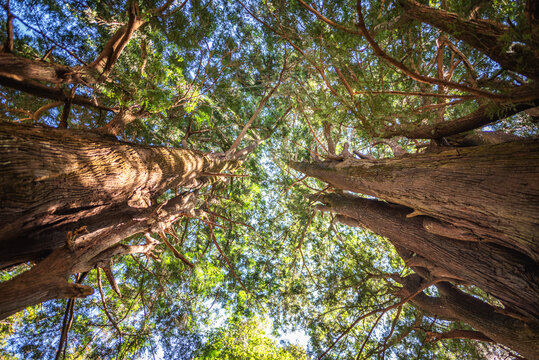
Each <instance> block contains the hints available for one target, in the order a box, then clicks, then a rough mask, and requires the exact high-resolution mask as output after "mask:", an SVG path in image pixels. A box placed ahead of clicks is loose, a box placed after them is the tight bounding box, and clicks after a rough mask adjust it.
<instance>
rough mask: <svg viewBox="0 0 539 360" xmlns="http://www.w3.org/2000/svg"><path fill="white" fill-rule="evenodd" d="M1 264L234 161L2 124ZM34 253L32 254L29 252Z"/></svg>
mask: <svg viewBox="0 0 539 360" xmlns="http://www.w3.org/2000/svg"><path fill="white" fill-rule="evenodd" d="M0 145H1V146H0V159H1V162H0V204H1V205H0V210H1V211H2V217H1V219H0V246H1V247H2V250H3V251H2V253H3V254H2V255H0V265H1V264H3V265H4V266H5V265H6V264H9V263H10V262H11V263H13V260H16V262H20V261H25V260H30V259H32V258H33V256H34V255H35V256H42V255H43V254H46V253H47V252H50V250H52V249H55V248H58V247H61V246H63V243H65V234H66V233H67V231H68V230H74V229H76V228H79V227H81V226H83V225H86V226H91V227H95V228H99V227H100V226H104V225H105V224H106V223H107V222H108V221H110V218H111V216H117V217H119V218H127V219H130V218H132V216H133V213H134V210H136V209H139V208H148V207H150V206H151V205H152V204H155V201H156V199H157V197H158V196H159V195H161V194H162V193H163V192H164V191H166V190H167V189H171V188H177V187H178V186H195V187H196V186H198V185H197V184H200V183H201V182H203V181H205V179H207V178H208V176H206V175H205V174H206V173H208V174H215V173H220V172H222V171H225V170H227V169H231V168H234V167H236V166H237V165H238V162H237V161H225V160H220V159H218V158H216V157H212V156H211V155H208V154H204V153H201V152H198V151H192V150H185V149H170V148H164V147H150V146H143V145H135V144H131V143H126V142H121V141H118V140H116V139H114V138H112V137H107V136H103V135H100V134H96V133H92V132H88V131H78V130H65V129H52V128H43V127H26V126H20V125H14V124H8V123H0ZM30 253H33V254H34V255H30Z"/></svg>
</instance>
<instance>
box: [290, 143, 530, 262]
mask: <svg viewBox="0 0 539 360" xmlns="http://www.w3.org/2000/svg"><path fill="white" fill-rule="evenodd" d="M290 166H291V167H292V168H294V169H296V170H298V171H301V172H303V173H305V174H306V175H309V176H313V177H316V178H319V179H320V180H323V181H326V182H327V183H329V184H331V185H333V186H335V187H336V188H339V189H343V190H349V191H353V192H357V193H362V194H365V195H371V196H375V197H377V198H379V199H383V200H386V201H389V202H393V203H397V204H401V205H404V206H407V207H409V208H411V209H413V210H414V214H412V215H415V214H421V215H428V216H430V217H432V218H434V219H436V220H438V221H439V225H440V226H442V227H444V226H445V227H447V228H448V229H449V228H452V229H453V230H455V229H456V230H458V231H452V233H455V232H460V233H462V234H470V236H472V237H475V238H477V239H480V240H481V241H488V242H494V243H496V244H499V245H501V246H503V247H507V248H512V249H515V250H517V251H520V252H523V253H525V254H526V255H527V256H529V257H531V258H532V259H533V260H534V261H537V260H538V259H539V252H538V244H537V243H538V242H537V236H538V235H537V234H539V140H537V139H534V140H528V141H519V142H507V143H503V144H495V145H484V146H476V147H469V148H458V149H452V150H448V151H444V152H441V153H439V154H414V155H409V156H402V157H400V158H396V159H382V160H356V159H346V160H344V161H327V162H315V163H291V165H290ZM449 233H451V232H448V235H446V236H451V235H450V234H449ZM457 238H458V237H457Z"/></svg>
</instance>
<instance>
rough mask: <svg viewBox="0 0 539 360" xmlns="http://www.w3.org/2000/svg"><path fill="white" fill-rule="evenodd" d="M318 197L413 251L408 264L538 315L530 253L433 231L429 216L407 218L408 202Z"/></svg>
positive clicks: (537, 282)
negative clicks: (426, 221)
mask: <svg viewBox="0 0 539 360" xmlns="http://www.w3.org/2000/svg"><path fill="white" fill-rule="evenodd" d="M319 200H320V201H322V202H323V203H326V204H327V206H328V210H329V211H332V212H334V213H337V214H341V215H344V216H346V217H348V218H352V219H354V220H356V221H357V222H358V223H357V224H355V225H356V226H358V225H359V226H361V227H364V228H367V229H369V230H371V231H372V232H374V233H376V234H378V235H381V236H384V237H387V239H388V240H389V241H390V242H391V243H392V244H394V245H395V246H396V247H400V248H404V249H406V250H408V251H411V252H413V253H414V254H415V256H413V257H411V258H407V259H404V260H405V262H406V263H407V265H408V266H412V267H423V268H426V269H428V270H429V272H430V273H431V274H432V275H433V276H435V277H438V278H451V279H455V281H456V282H463V283H467V284H473V285H476V286H478V287H479V288H481V289H483V290H484V291H486V292H487V293H490V294H492V295H494V296H495V297H497V298H498V299H500V300H501V301H502V302H503V303H504V304H505V305H507V306H510V307H511V308H512V309H515V310H517V311H518V312H519V313H520V314H522V315H523V316H524V317H528V318H532V319H535V320H538V319H539V274H538V267H537V263H536V262H535V261H533V260H532V259H530V258H528V257H527V256H525V255H523V254H521V253H518V252H516V251H514V250H511V249H507V248H503V247H500V246H499V245H497V244H491V243H482V242H472V241H461V240H454V239H450V238H447V237H444V236H440V235H435V234H432V233H430V232H428V231H426V229H425V220H430V219H429V218H427V217H424V216H418V217H414V218H406V214H407V213H409V212H410V210H409V209H407V208H405V207H403V206H399V205H393V204H388V203H385V202H381V201H377V200H372V199H365V198H357V197H352V196H345V195H337V194H330V195H325V196H321V197H319ZM344 220H345V221H344V222H345V223H347V224H348V225H353V224H351V223H350V222H349V221H346V219H344Z"/></svg>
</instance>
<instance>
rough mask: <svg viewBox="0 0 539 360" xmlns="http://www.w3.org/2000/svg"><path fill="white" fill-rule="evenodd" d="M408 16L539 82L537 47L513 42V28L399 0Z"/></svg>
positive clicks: (409, 0)
mask: <svg viewBox="0 0 539 360" xmlns="http://www.w3.org/2000/svg"><path fill="white" fill-rule="evenodd" d="M399 4H400V5H401V6H402V8H403V9H404V11H405V12H406V15H407V16H409V17H410V18H412V19H415V20H418V21H420V22H423V23H426V24H429V25H432V26H434V27H436V28H438V29H440V30H442V31H443V32H445V33H447V34H450V35H451V36H453V37H455V38H456V39H458V40H461V41H464V42H465V43H467V44H469V45H471V46H472V47H474V48H476V49H477V50H479V51H481V52H482V53H484V54H485V55H487V56H488V57H490V58H491V59H492V60H494V61H496V62H497V63H499V64H500V65H501V66H502V67H503V68H505V69H507V70H512V71H515V72H517V73H519V74H522V75H525V76H527V77H529V78H531V79H534V80H537V79H539V59H538V58H537V56H536V53H535V51H534V47H533V46H527V45H526V44H522V43H519V42H512V39H511V36H510V31H509V28H508V27H507V26H505V25H503V24H501V23H498V22H495V21H492V20H482V19H463V18H461V17H459V16H458V15H457V14H455V13H451V12H448V11H445V10H438V9H434V8H431V7H429V6H426V5H422V4H420V3H418V2H417V1H415V0H399Z"/></svg>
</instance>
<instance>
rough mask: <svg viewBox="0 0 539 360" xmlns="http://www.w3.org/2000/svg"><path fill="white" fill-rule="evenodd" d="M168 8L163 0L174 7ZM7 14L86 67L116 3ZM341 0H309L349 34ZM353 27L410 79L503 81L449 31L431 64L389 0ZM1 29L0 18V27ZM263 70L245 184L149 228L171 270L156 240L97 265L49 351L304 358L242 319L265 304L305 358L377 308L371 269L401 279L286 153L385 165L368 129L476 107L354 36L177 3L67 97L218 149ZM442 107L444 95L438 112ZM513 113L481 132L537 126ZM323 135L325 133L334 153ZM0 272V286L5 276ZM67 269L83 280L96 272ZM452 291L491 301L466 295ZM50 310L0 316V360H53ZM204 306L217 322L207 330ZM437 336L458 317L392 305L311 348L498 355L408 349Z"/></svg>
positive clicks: (28, 99)
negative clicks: (301, 341)
mask: <svg viewBox="0 0 539 360" xmlns="http://www.w3.org/2000/svg"><path fill="white" fill-rule="evenodd" d="M163 3H164V1H155V0H148V1H140V6H141V11H142V12H143V13H144V14H145V16H147V17H149V16H150V15H149V11H150V10H151V9H153V8H155V7H157V6H158V5H162V4H163ZM179 3H180V2H178V1H175V2H174V6H175V8H178V9H179V6H180V5H179ZM364 3H365V1H364ZM423 3H432V4H431V5H432V6H438V5H437V4H438V2H432V1H430V2H428V1H423ZM443 3H445V2H443ZM449 3H450V4H449V10H453V11H456V12H459V13H465V12H466V8H467V7H469V3H471V2H470V1H465V0H459V1H452V2H449ZM494 3H495V4H494V5H492V6H487V7H485V8H484V9H482V10H481V11H482V12H481V14H480V15H481V16H483V17H485V18H492V19H493V20H498V21H502V22H504V23H507V22H511V24H513V23H515V24H516V25H515V26H516V29H517V30H518V29H520V28H521V27H523V26H524V25H523V23H524V19H523V15H522V14H523V8H522V2H511V1H496V2H494ZM10 6H11V12H12V13H13V14H15V15H16V20H15V34H16V36H15V49H16V53H17V54H18V55H20V56H23V57H26V58H41V57H42V56H43V55H44V54H45V53H46V52H47V51H48V50H49V49H50V48H51V47H52V46H56V48H55V50H54V51H53V59H54V61H55V62H57V63H61V64H65V65H69V66H81V65H83V64H87V63H90V62H91V61H92V60H93V59H95V58H96V56H97V55H98V53H99V49H101V48H103V47H104V45H105V44H106V42H107V40H108V39H109V38H110V37H111V35H112V34H113V33H114V31H115V30H117V28H118V27H119V24H121V23H125V22H126V21H127V15H126V11H125V9H126V8H127V6H126V2H113V1H104V0H89V1H86V2H80V1H67V0H66V1H61V0H58V1H53V0H40V1H38V0H24V1H19V2H13V1H12V2H11V4H10ZM355 6H356V2H355V1H345V0H332V1H317V2H316V8H317V9H319V10H320V11H323V13H324V14H327V15H328V16H330V15H331V19H333V20H334V21H336V22H338V23H339V24H342V25H343V26H345V27H347V28H349V29H355V22H356V21H357V13H356V10H355V9H356V8H355ZM247 9H249V10H247ZM253 15H254V16H253ZM43 19H44V20H43ZM23 21H24V22H23ZM365 21H366V23H367V27H368V28H369V29H372V32H373V33H374V34H375V39H376V40H377V41H378V43H379V44H380V46H381V47H382V48H384V49H385V51H387V53H388V54H389V55H390V56H392V57H393V58H395V59H399V60H401V61H402V62H403V63H404V64H406V65H407V66H408V67H410V68H413V69H417V71H418V72H420V73H422V74H425V75H428V76H431V77H436V76H438V74H439V71H440V70H441V71H442V73H443V72H444V71H445V72H446V73H447V72H448V71H451V72H452V75H451V77H450V79H451V80H452V81H455V82H459V83H462V84H470V83H473V81H478V79H481V80H484V83H485V85H484V89H487V90H488V91H492V92H496V93H501V94H504V93H510V91H512V90H513V87H512V86H513V85H514V84H516V83H518V82H519V81H520V80H522V79H519V78H517V77H518V75H517V74H515V73H514V72H511V71H505V70H503V69H501V68H500V67H499V66H498V65H497V64H496V63H495V62H493V61H492V60H491V59H489V58H487V57H486V56H485V55H483V54H482V53H480V52H478V51H477V50H476V49H474V48H472V47H470V46H467V45H466V44H457V41H456V40H455V39H454V38H452V37H451V36H447V38H446V40H447V41H453V43H454V44H456V45H459V49H461V53H462V54H463V56H464V57H466V59H467V61H469V62H470V63H471V64H473V68H474V70H473V71H472V70H470V68H468V67H466V66H465V64H464V63H465V62H464V61H463V59H461V60H459V59H458V56H457V55H455V53H454V52H452V51H450V50H449V47H447V46H446V47H444V49H443V50H442V56H441V62H440V63H437V62H436V61H435V59H436V56H437V53H438V51H439V46H437V45H436V44H437V41H438V40H439V39H440V38H441V34H440V32H439V31H438V30H437V29H435V28H433V27H430V26H425V25H422V24H420V23H418V22H414V21H410V20H407V19H405V18H403V17H402V13H401V10H400V8H399V7H398V6H397V4H396V2H395V1H384V0H380V1H378V0H372V1H369V2H368V4H367V5H365ZM1 25H2V28H5V22H3V23H2V24H1ZM517 30H515V31H514V33H512V36H515V37H516V41H523V40H525V39H519V38H518V34H519V31H517ZM438 64H441V65H438ZM438 66H441V69H440V68H439V67H438ZM283 67H286V73H285V78H286V79H285V81H283V83H282V84H281V85H280V87H279V88H278V90H277V91H276V93H275V94H274V95H273V96H272V97H271V99H270V100H269V101H268V103H267V104H266V106H265V107H264V108H263V110H262V111H261V112H260V114H259V116H258V117H257V118H256V119H255V121H254V123H253V125H252V126H251V128H250V129H249V131H248V133H247V136H246V138H245V139H244V141H243V142H242V146H244V145H248V144H249V143H250V142H251V141H253V140H260V141H261V145H260V146H259V147H258V148H257V149H256V150H255V151H254V153H253V154H251V155H250V157H249V158H248V159H247V160H246V161H245V164H244V168H243V170H242V175H245V177H230V178H228V179H227V180H226V181H223V182H221V183H216V184H213V185H212V186H210V187H209V188H207V189H202V190H201V194H200V196H201V199H202V200H201V201H200V203H199V204H198V208H199V209H202V210H204V211H206V214H208V216H207V218H200V219H193V218H183V219H182V220H181V221H179V222H177V223H176V224H174V225H173V226H172V227H171V229H169V231H168V233H167V234H165V235H164V236H166V238H167V239H168V241H170V243H172V245H173V246H174V247H175V248H176V249H178V250H179V251H180V252H181V253H182V254H183V255H184V256H185V257H186V258H187V259H188V260H189V261H190V262H192V263H193V264H194V265H195V266H194V267H193V268H190V267H188V266H186V265H185V263H184V262H182V261H181V260H179V259H178V258H177V257H175V256H174V255H173V253H172V252H171V251H170V250H169V249H168V247H167V246H165V245H164V244H161V245H159V250H160V251H161V254H160V256H159V261H156V260H152V259H148V258H144V257H141V256H138V255H133V256H126V257H122V258H118V259H115V263H114V266H113V270H114V273H115V277H116V281H117V282H118V284H119V288H120V290H121V293H122V297H119V296H117V295H116V294H115V293H114V291H113V289H112V287H111V286H109V284H108V283H107V282H106V280H105V279H104V277H103V276H102V278H103V279H102V280H101V281H102V284H103V289H102V290H103V299H102V297H101V294H100V293H99V291H96V292H95V293H94V294H93V295H92V296H90V297H88V298H86V299H80V300H77V301H76V302H75V306H74V311H73V313H74V319H73V325H72V327H71V330H70V332H69V340H68V342H67V343H68V346H67V349H66V351H65V358H66V359H70V358H88V359H98V358H103V359H105V358H118V359H123V358H129V359H132V358H150V357H151V356H152V355H155V354H158V356H160V357H163V358H175V359H176V358H178V359H181V358H185V359H187V358H190V357H191V356H193V355H194V354H196V358H197V359H307V358H308V355H307V354H306V353H305V352H304V351H303V349H300V348H297V347H294V346H292V345H286V346H281V345H278V344H276V342H275V341H274V340H271V339H270V338H269V337H268V336H266V335H265V332H264V326H265V324H263V323H262V321H261V320H260V319H259V318H257V317H256V316H264V315H266V316H270V317H271V319H272V321H273V324H274V326H275V328H276V329H278V330H279V331H284V330H290V329H300V330H301V331H304V332H305V333H307V334H308V335H309V336H310V344H309V348H308V352H309V356H320V355H321V354H323V353H324V352H325V351H326V350H327V349H328V348H329V347H330V346H332V345H333V344H334V341H335V340H336V339H337V338H338V337H339V336H340V335H341V334H343V333H344V332H345V331H346V329H347V328H348V327H349V325H350V324H352V323H353V322H354V321H355V320H356V319H357V318H358V317H359V316H361V315H362V314H365V313H368V312H370V311H374V310H380V309H383V308H384V307H387V306H389V305H392V304H394V303H395V302H396V300H395V297H394V295H393V294H394V292H395V290H396V287H397V284H395V283H394V282H392V281H389V280H387V279H386V278H384V277H383V274H391V273H398V274H400V275H406V274H408V273H409V271H410V270H409V269H407V268H406V267H405V265H404V263H403V262H402V260H401V259H400V257H399V256H398V255H397V253H396V251H395V249H394V248H393V247H392V246H391V244H390V243H389V242H388V241H386V240H385V239H383V238H380V237H378V236H376V235H374V234H372V233H369V232H367V231H363V230H360V229H354V228H349V227H345V226H342V225H338V224H336V223H335V222H334V221H333V220H334V219H333V218H332V216H331V215H321V214H319V213H318V211H317V209H315V207H314V205H313V203H314V200H313V199H312V198H309V197H308V196H309V195H310V194H313V193H315V194H316V193H320V192H323V191H326V190H328V189H327V188H326V184H324V183H322V182H320V181H318V180H316V179H311V178H308V179H303V178H302V177H301V175H300V174H297V173H295V172H293V171H291V170H290V169H289V168H288V166H287V164H288V162H289V161H291V160H307V159H313V158H319V157H322V158H324V157H325V158H326V159H331V156H336V155H338V154H340V153H341V152H342V151H343V149H345V147H349V148H350V149H351V151H352V150H357V151H358V152H359V153H362V154H364V155H369V156H372V157H373V158H384V157H390V156H393V152H392V149H391V148H390V147H389V146H388V145H387V143H383V142H380V141H379V140H380V139H379V136H380V135H381V134H383V132H384V131H386V130H387V129H390V128H392V127H394V126H399V125H403V124H412V125H414V124H433V123H436V122H439V121H440V120H442V121H450V120H453V119H456V118H459V117H461V116H463V115H466V114H468V113H470V112H472V111H474V110H476V109H477V108H478V107H480V106H481V105H483V104H484V103H485V100H484V99H482V98H479V97H465V96H463V95H466V94H464V93H463V92H462V91H459V90H455V89H451V88H448V87H443V86H436V85H433V84H425V83H420V82H415V81H411V80H410V79H409V78H408V77H407V76H405V75H403V73H402V72H401V71H398V70H396V69H395V68H394V67H392V66H390V65H389V64H387V63H385V62H383V61H382V60H381V59H380V58H379V57H377V56H375V54H374V53H373V52H372V50H371V49H370V48H369V45H368V43H367V41H366V40H365V38H364V37H361V36H357V35H354V34H350V33H347V32H346V31H340V30H336V29H335V28H332V27H331V26H329V25H328V24H326V23H324V22H322V21H320V20H319V19H317V18H316V16H315V15H313V14H312V13H311V12H309V11H307V10H305V8H304V7H302V6H301V5H300V4H299V3H298V2H295V1H294V2H287V1H280V0H276V1H262V2H261V1H256V0H252V1H245V2H241V3H240V2H236V1H234V2H232V1H226V0H223V1H199V0H194V1H187V2H186V3H185V5H184V7H183V8H181V9H179V10H178V11H176V12H173V13H172V14H171V15H170V16H167V17H162V18H160V17H153V18H151V19H150V20H149V21H148V23H147V24H145V25H144V26H143V27H141V29H139V30H138V31H137V32H135V33H134V35H133V37H132V39H131V41H130V42H129V44H128V45H127V47H126V49H125V50H124V52H123V53H122V55H121V57H120V58H119V60H118V63H117V64H116V65H115V67H114V69H113V72H112V74H111V76H110V78H109V79H108V80H107V81H106V82H103V83H100V84H95V85H93V86H78V87H77V88H76V89H74V90H73V91H74V92H75V93H77V94H80V95H84V96H87V97H91V98H95V99H98V100H99V103H100V104H102V105H103V106H105V107H110V108H114V109H119V108H122V109H131V110H133V111H143V112H145V115H146V116H144V117H141V118H139V119H137V120H136V121H134V122H133V123H131V124H130V125H128V126H127V127H126V128H125V129H124V130H123V131H122V132H121V134H120V135H119V136H118V138H119V139H121V140H124V141H131V142H137V143H141V144H147V145H161V146H170V147H184V148H190V149H196V150H201V151H207V152H224V151H226V150H227V149H229V148H230V146H231V144H232V143H233V141H234V139H236V137H237V135H238V133H239V132H240V130H241V129H242V128H243V126H244V124H245V123H247V121H248V119H249V118H250V117H251V116H252V115H253V113H254V112H255V110H256V108H257V106H258V104H259V102H260V100H261V99H262V98H263V96H264V95H266V94H267V93H268V92H269V91H270V89H271V88H272V87H273V86H275V84H276V82H277V79H278V77H279V72H280V71H281V69H282V68H283ZM63 86H65V88H66V89H68V90H72V89H73V85H63ZM350 89H352V90H351V92H350ZM396 92H402V93H404V94H405V96H403V95H402V94H397V93H396ZM414 93H431V94H438V95H447V96H448V97H451V96H454V98H451V99H447V100H446V99H445V98H444V100H439V99H438V98H436V97H424V96H417V95H413V94H414ZM411 94H412V95H411ZM0 95H1V96H2V98H1V99H0V106H1V107H2V113H1V115H0V116H1V118H2V120H3V121H15V122H20V123H35V124H40V125H46V126H58V125H59V123H60V119H61V114H62V108H61V107H54V108H52V109H50V110H47V111H46V112H44V113H43V114H42V115H41V116H40V117H38V118H35V117H34V116H33V115H34V114H35V113H36V111H38V109H40V108H41V107H42V106H44V105H46V104H48V103H50V100H47V99H39V98H35V97H33V96H30V95H28V94H24V93H22V92H19V91H17V90H13V89H9V88H7V87H6V88H1V89H0ZM450 101H451V102H454V104H453V103H452V104H450V105H447V106H445V105H443V106H441V105H440V104H442V103H443V102H450ZM440 108H441V109H442V111H439V109H440ZM114 114H115V113H114V112H110V111H104V110H98V109H95V108H89V107H83V106H73V108H72V110H71V113H70V116H69V120H68V127H69V128H80V129H96V128H99V127H101V126H103V125H105V124H107V123H108V122H110V121H111V120H112V119H113V117H114ZM532 120H533V119H531V118H530V117H529V116H528V115H525V114H519V115H517V116H515V117H512V118H509V119H507V120H506V121H504V122H499V123H497V124H495V125H493V128H492V129H504V130H507V131H508V132H513V133H516V134H518V135H523V134H526V135H529V134H537V122H533V121H532ZM326 124H329V127H327V125H326ZM328 128H329V132H325V131H324V129H328ZM325 133H326V134H327V133H329V137H330V138H331V139H332V140H333V141H334V142H335V144H336V151H335V153H334V154H330V153H329V152H330V151H329V146H328V141H327V136H326V135H325ZM393 140H394V141H395V142H396V143H397V144H398V145H400V147H401V148H402V149H404V150H405V151H407V152H416V151H420V150H421V149H422V148H424V147H425V146H426V145H427V144H428V142H427V141H424V140H411V139H406V138H404V137H400V138H396V139H393ZM176 190H177V189H176ZM179 190H184V189H179ZM329 190H330V191H331V189H329ZM173 193H174V190H171V191H170V192H169V193H167V196H170V197H171V196H172V194H173ZM140 241H141V238H139V237H137V238H133V239H127V240H126V241H125V242H126V243H133V244H134V243H137V242H140ZM214 242H215V243H217V244H218V245H219V246H220V248H221V250H222V251H220V250H218V249H217V248H216V246H214ZM15 271H20V269H19V270H15ZM2 276H3V278H2V280H5V279H7V277H8V276H12V274H8V275H6V274H5V273H3V274H2ZM84 281H85V282H84V283H85V284H91V285H95V284H97V282H98V279H97V275H96V271H95V270H93V271H91V272H90V273H89V274H88V276H87V278H86V279H85V280H84ZM467 291H469V292H473V293H474V294H475V295H477V296H478V297H481V298H484V299H487V300H489V301H492V299H489V297H488V295H487V294H484V293H481V292H480V291H476V290H475V289H473V288H469V289H468V290H467ZM103 300H104V301H103ZM66 305H67V301H63V300H58V301H51V302H48V303H45V304H43V305H39V306H36V307H32V308H29V309H27V310H25V311H24V312H23V313H19V314H17V315H14V316H12V317H11V318H9V319H8V320H6V321H4V322H2V323H0V347H3V348H4V349H3V350H0V357H3V358H6V359H10V358H20V359H23V358H24V359H48V358H54V357H55V355H56V350H57V344H58V342H59V339H60V330H61V325H62V319H63V316H64V314H65V311H66ZM223 313H224V314H226V315H223ZM223 316H226V317H230V320H228V321H227V322H226V323H225V325H223V326H222V327H219V328H216V329H215V328H214V329H212V324H214V323H215V322H216V321H217V319H222V317H223ZM453 328H459V329H460V328H467V327H466V325H465V324H460V323H457V324H455V323H449V322H446V321H442V320H439V319H436V318H432V317H429V316H428V315H425V314H422V313H421V312H419V311H418V310H417V309H415V308H414V307H413V306H412V305H411V304H405V305H403V306H402V307H398V308H395V309H392V310H391V311H388V312H382V311H380V312H378V313H376V314H375V315H373V316H370V317H368V318H366V319H364V320H362V321H361V322H359V323H358V325H357V326H355V327H354V328H353V329H352V330H350V331H349V332H348V333H347V335H346V336H345V337H344V338H343V339H342V340H341V341H340V342H338V343H337V344H336V345H335V346H334V347H333V349H332V350H331V351H330V352H329V353H328V354H327V355H326V356H327V357H326V358H334V359H338V358H354V357H358V358H384V356H386V357H387V358H391V359H393V358H395V359H408V358H412V357H414V358H417V359H431V358H437V359H454V358H467V359H481V358H485V357H486V356H487V355H486V354H487V353H504V351H505V350H504V349H500V348H498V347H494V346H491V345H484V344H480V345H479V344H477V343H474V342H472V341H464V340H448V341H444V342H442V341H440V342H426V341H425V333H426V331H436V332H444V331H447V330H451V329H453ZM208 329H210V330H208ZM359 355H361V357H360V356H359Z"/></svg>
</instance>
